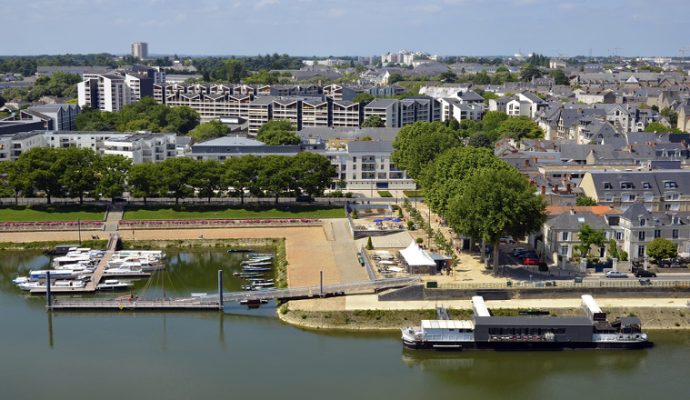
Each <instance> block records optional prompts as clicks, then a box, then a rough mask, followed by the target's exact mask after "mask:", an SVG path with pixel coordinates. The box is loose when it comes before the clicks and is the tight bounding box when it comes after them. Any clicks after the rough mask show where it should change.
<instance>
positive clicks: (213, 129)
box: [189, 120, 228, 142]
mask: <svg viewBox="0 0 690 400" xmlns="http://www.w3.org/2000/svg"><path fill="white" fill-rule="evenodd" d="M227 134H228V127H227V125H225V124H224V123H222V122H220V121H218V120H213V121H210V122H207V123H205V124H201V125H198V126H197V127H196V128H194V129H192V130H191V131H189V136H190V137H191V138H192V139H194V141H195V142H203V141H205V140H209V139H215V138H218V137H222V136H225V135H227Z"/></svg>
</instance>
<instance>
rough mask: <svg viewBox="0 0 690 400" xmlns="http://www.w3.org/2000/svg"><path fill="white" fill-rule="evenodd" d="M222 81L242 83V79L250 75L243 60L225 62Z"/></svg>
mask: <svg viewBox="0 0 690 400" xmlns="http://www.w3.org/2000/svg"><path fill="white" fill-rule="evenodd" d="M221 74H222V79H223V80H226V81H228V82H233V83H240V82H241V81H242V78H244V77H246V76H248V75H249V73H248V72H247V67H246V65H245V63H244V61H242V60H237V59H229V60H225V61H224V62H223V69H222V72H221Z"/></svg>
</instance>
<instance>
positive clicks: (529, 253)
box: [517, 250, 539, 260]
mask: <svg viewBox="0 0 690 400" xmlns="http://www.w3.org/2000/svg"><path fill="white" fill-rule="evenodd" d="M517 258H518V259H520V260H524V259H526V258H539V257H538V256H537V253H535V252H533V251H532V250H530V251H527V252H524V253H520V254H519V255H518V256H517Z"/></svg>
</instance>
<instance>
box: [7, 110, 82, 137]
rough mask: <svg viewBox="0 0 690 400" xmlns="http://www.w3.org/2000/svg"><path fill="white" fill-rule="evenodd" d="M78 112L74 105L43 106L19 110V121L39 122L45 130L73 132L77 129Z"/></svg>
mask: <svg viewBox="0 0 690 400" xmlns="http://www.w3.org/2000/svg"><path fill="white" fill-rule="evenodd" d="M79 111H81V109H80V108H79V106H78V105H76V104H45V105H40V106H32V107H29V108H27V109H25V110H20V111H19V119H20V120H22V121H41V122H43V124H44V128H45V129H46V130H58V131H73V130H76V129H77V115H79Z"/></svg>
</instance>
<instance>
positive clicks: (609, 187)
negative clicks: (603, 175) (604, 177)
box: [604, 182, 613, 189]
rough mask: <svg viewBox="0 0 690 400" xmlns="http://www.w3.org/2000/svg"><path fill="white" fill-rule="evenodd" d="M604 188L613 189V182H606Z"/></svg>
mask: <svg viewBox="0 0 690 400" xmlns="http://www.w3.org/2000/svg"><path fill="white" fill-rule="evenodd" d="M604 189H613V185H611V182H604Z"/></svg>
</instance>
